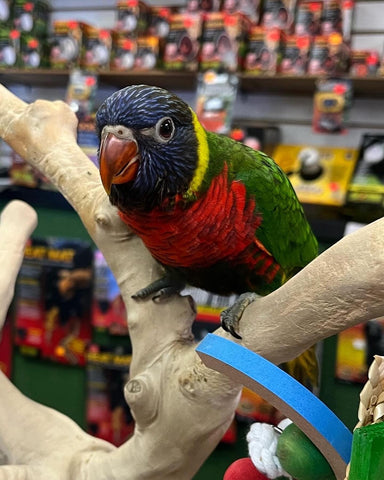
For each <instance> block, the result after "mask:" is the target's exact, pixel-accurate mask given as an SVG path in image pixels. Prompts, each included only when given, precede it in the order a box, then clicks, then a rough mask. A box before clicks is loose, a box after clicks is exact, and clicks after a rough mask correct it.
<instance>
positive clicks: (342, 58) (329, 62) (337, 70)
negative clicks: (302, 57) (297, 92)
mask: <svg viewBox="0 0 384 480" xmlns="http://www.w3.org/2000/svg"><path fill="white" fill-rule="evenodd" d="M348 69H349V48H348V46H347V45H346V44H345V43H344V42H343V38H342V36H341V35H340V34H339V33H333V34H331V35H328V36H324V35H319V36H317V37H315V38H314V41H313V45H312V50H311V53H310V58H309V63H308V73H309V74H311V75H322V74H326V75H340V74H344V73H346V72H347V71H348Z"/></svg>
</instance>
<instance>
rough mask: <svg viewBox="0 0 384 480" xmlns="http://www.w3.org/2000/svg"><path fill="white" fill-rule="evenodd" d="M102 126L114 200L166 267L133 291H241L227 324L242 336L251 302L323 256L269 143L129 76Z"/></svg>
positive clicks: (102, 158) (106, 179)
mask: <svg viewBox="0 0 384 480" xmlns="http://www.w3.org/2000/svg"><path fill="white" fill-rule="evenodd" d="M96 128H97V132H98V136H99V148H98V161H99V171H100V177H101V182H102V185H103V187H104V189H105V191H106V193H107V195H108V197H109V201H110V203H111V204H112V205H114V206H115V207H117V210H118V213H119V215H120V217H121V219H122V220H123V222H125V223H126V224H127V225H128V227H129V228H130V229H131V230H132V231H133V232H135V233H136V234H137V235H138V236H139V237H140V238H141V239H142V241H143V243H144V244H145V246H146V247H147V249H148V250H149V252H150V253H151V254H152V256H153V257H154V258H155V259H156V260H157V261H158V262H159V263H160V264H161V265H162V266H163V268H164V276H163V277H162V278H160V279H158V280H156V281H155V282H153V283H151V284H150V285H148V286H145V287H144V288H142V289H141V290H139V291H138V292H136V293H135V294H134V295H133V298H135V299H145V298H148V297H150V296H152V299H153V300H155V301H159V300H161V298H164V297H167V296H168V295H170V294H172V293H176V292H180V291H181V290H182V289H183V287H184V286H185V285H189V286H194V287H197V288H200V289H203V290H206V291H208V292H212V293H216V294H219V295H232V294H236V295H238V299H237V300H236V302H235V303H234V305H232V306H229V307H228V308H227V309H226V310H224V311H223V312H222V313H221V325H222V327H223V328H224V330H226V331H228V332H230V333H231V334H232V335H233V336H234V337H236V338H241V337H240V335H239V334H238V333H237V329H238V325H239V321H240V319H241V315H242V313H243V311H244V309H245V308H246V306H247V305H249V304H250V303H251V302H253V301H255V300H256V299H257V298H259V297H260V296H264V295H268V294H269V293H271V292H273V291H274V290H276V289H277V288H279V287H280V286H281V285H283V284H284V283H285V282H286V281H287V280H289V279H290V278H291V277H292V276H293V275H295V274H296V273H297V272H298V271H299V270H301V269H302V268H303V267H304V266H305V265H307V264H308V263H309V262H311V261H312V260H313V259H314V258H315V257H316V256H317V254H318V243H317V240H316V237H315V235H314V233H313V232H312V229H311V227H310V225H309V223H308V221H307V219H306V216H305V213H304V210H303V207H302V205H301V203H300V202H299V200H298V198H297V195H296V193H295V191H294V189H293V187H292V185H291V183H290V181H289V179H288V177H287V175H286V174H285V173H284V172H283V171H282V169H281V168H280V167H279V166H278V165H277V164H276V163H275V162H274V160H273V159H272V158H270V157H269V156H268V155H266V154H265V153H262V152H261V151H257V150H255V149H253V148H251V147H248V146H246V145H244V144H242V143H240V142H238V141H236V140H233V139H231V138H230V137H228V136H225V135H223V134H217V133H214V132H211V131H209V130H207V129H205V128H204V127H203V125H202V124H201V122H200V121H199V119H198V117H197V115H196V113H195V112H194V110H193V109H192V108H191V107H190V106H189V105H188V104H187V103H186V102H184V101H183V100H182V99H181V98H180V97H179V96H177V95H176V94H174V93H172V92H170V91H168V90H166V89H163V88H160V87H156V86H151V85H129V86H127V87H125V88H122V89H121V90H118V91H116V92H114V93H113V94H112V95H110V96H109V97H108V98H107V99H106V100H104V102H103V103H102V104H101V105H100V107H99V108H98V110H97V113H96ZM304 353H305V352H304ZM305 362H308V364H311V365H312V364H315V363H316V360H314V358H313V355H311V356H307V358H306V360H305ZM292 368H296V367H292ZM305 368H307V367H305ZM309 368H312V367H308V369H309Z"/></svg>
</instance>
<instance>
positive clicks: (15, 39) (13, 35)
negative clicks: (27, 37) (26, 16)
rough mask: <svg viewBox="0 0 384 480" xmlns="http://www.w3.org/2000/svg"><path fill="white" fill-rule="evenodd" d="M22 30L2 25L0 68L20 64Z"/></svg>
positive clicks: (0, 30)
mask: <svg viewBox="0 0 384 480" xmlns="http://www.w3.org/2000/svg"><path fill="white" fill-rule="evenodd" d="M19 51H20V32H19V31H17V30H11V29H9V28H7V27H2V26H0V68H10V67H11V68H12V67H17V66H18V59H19Z"/></svg>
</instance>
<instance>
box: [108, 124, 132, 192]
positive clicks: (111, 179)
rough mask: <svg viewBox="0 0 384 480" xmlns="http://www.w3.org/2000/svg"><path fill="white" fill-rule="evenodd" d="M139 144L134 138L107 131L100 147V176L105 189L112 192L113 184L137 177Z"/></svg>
mask: <svg viewBox="0 0 384 480" xmlns="http://www.w3.org/2000/svg"><path fill="white" fill-rule="evenodd" d="M138 153H139V152H138V149H137V144H136V142H134V141H133V140H125V139H123V138H118V137H116V136H115V135H114V134H113V133H110V132H109V133H107V134H106V135H105V136H103V137H102V139H101V142H100V149H99V162H100V176H101V181H102V183H103V187H104V189H105V191H106V192H107V193H108V195H109V193H110V191H111V187H112V185H113V184H121V183H127V182H129V181H131V180H132V179H133V178H135V176H136V174H137V170H138V168H139V161H138Z"/></svg>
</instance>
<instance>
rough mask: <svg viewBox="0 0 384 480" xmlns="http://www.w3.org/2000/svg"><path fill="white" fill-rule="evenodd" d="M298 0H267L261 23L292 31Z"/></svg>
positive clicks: (264, 4)
mask: <svg viewBox="0 0 384 480" xmlns="http://www.w3.org/2000/svg"><path fill="white" fill-rule="evenodd" d="M295 9H296V0H265V2H264V3H263V16H262V19H261V24H262V26H263V27H265V28H279V29H281V30H284V31H285V32H287V33H292V28H293V24H294V19H295Z"/></svg>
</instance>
